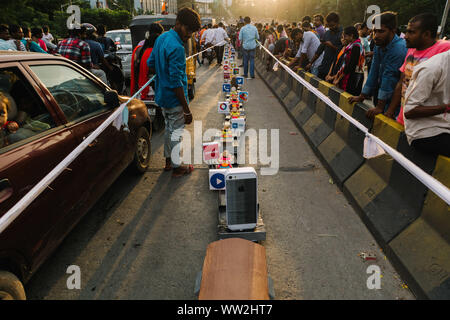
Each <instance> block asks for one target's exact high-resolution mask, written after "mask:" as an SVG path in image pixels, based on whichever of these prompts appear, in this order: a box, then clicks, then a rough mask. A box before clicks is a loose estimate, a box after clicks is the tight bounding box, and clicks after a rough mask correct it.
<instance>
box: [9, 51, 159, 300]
mask: <svg viewBox="0 0 450 320" xmlns="http://www.w3.org/2000/svg"><path fill="white" fill-rule="evenodd" d="M127 99H128V98H127V97H119V96H118V95H117V93H116V92H115V91H111V89H110V88H108V86H107V85H106V84H104V83H102V82H101V81H100V80H99V79H98V78H96V77H95V76H94V75H92V74H91V73H90V72H88V71H87V70H86V69H84V68H82V67H80V66H79V65H77V64H76V63H74V62H71V61H69V60H67V59H65V58H61V57H56V56H52V55H47V54H37V53H24V52H8V51H0V217H2V216H3V215H4V214H5V213H6V212H7V211H8V210H9V209H10V208H11V207H12V206H13V205H15V204H16V203H17V202H18V201H19V200H20V199H21V198H22V197H23V196H24V195H25V194H26V193H27V192H28V191H29V190H30V189H31V188H33V187H34V186H35V185H36V184H37V183H38V182H39V181H40V180H41V179H42V178H43V177H44V176H45V175H47V174H48V173H49V172H50V171H51V170H52V169H54V168H55V167H56V166H57V164H58V163H60V162H61V161H62V160H63V159H64V158H65V157H66V156H67V155H68V154H69V153H70V152H71V151H72V150H74V149H75V148H76V147H77V146H78V145H79V144H80V143H81V142H82V141H83V140H84V139H85V138H86V137H87V136H88V135H89V134H90V133H92V132H93V131H94V130H95V129H96V128H97V127H98V126H99V125H100V124H101V123H102V122H103V121H105V120H106V119H107V118H108V117H109V116H110V115H111V114H112V113H113V112H114V110H116V108H117V107H118V106H119V103H121V102H125V101H127ZM128 110H129V120H128V129H127V128H126V127H124V126H122V127H120V128H119V129H118V128H117V126H113V125H110V126H108V127H107V129H106V130H105V131H103V133H102V134H100V136H99V137H98V138H97V139H96V140H94V142H93V143H92V144H90V145H89V147H87V148H86V149H85V150H84V151H83V152H82V153H81V154H80V156H79V157H78V158H77V159H75V160H74V162H72V164H71V165H70V166H69V168H67V170H65V171H64V172H63V173H62V174H61V175H60V176H59V177H57V178H56V179H55V180H54V182H53V183H52V184H51V185H50V186H49V187H48V188H47V189H46V190H45V191H44V192H43V193H41V194H40V196H39V197H38V198H37V199H36V200H34V202H32V203H31V204H30V205H29V206H28V207H27V208H26V209H25V210H24V211H23V212H22V213H21V214H20V215H19V216H18V217H17V219H16V220H14V221H13V222H12V223H11V224H10V225H9V227H8V228H7V229H5V230H4V231H3V232H2V233H0V300H1V299H23V298H25V292H24V289H23V285H22V283H26V282H27V281H28V280H29V279H30V277H31V276H32V275H33V273H34V272H35V271H36V270H37V269H38V268H39V266H40V265H41V264H42V263H43V262H44V261H45V259H46V258H47V257H49V255H50V254H51V253H52V252H53V250H55V249H56V248H57V246H58V245H59V244H60V243H61V242H62V240H63V239H64V237H65V236H66V235H67V234H68V233H69V232H70V230H71V229H72V228H73V227H74V226H75V225H76V224H77V222H78V221H79V220H80V219H81V218H82V217H83V215H84V214H86V213H87V212H88V211H89V209H90V208H91V207H92V206H93V205H94V204H95V202H96V201H97V200H98V199H99V198H100V196H101V195H102V194H103V193H104V192H105V191H106V190H107V189H108V187H109V186H110V185H111V184H112V183H113V182H114V180H115V179H116V178H117V177H118V176H119V175H120V174H121V173H122V172H123V171H124V169H126V168H127V167H129V166H131V167H132V169H135V171H137V172H140V173H143V172H145V171H146V169H147V167H148V166H149V161H150V155H151V143H150V139H151V132H152V127H151V121H150V117H149V114H148V110H147V107H146V106H145V104H144V103H142V102H141V101H139V100H133V101H132V102H131V103H130V104H129V105H128Z"/></svg>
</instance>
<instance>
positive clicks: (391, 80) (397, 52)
mask: <svg viewBox="0 0 450 320" xmlns="http://www.w3.org/2000/svg"><path fill="white" fill-rule="evenodd" d="M407 52H408V49H407V48H406V42H405V40H404V39H402V38H400V37H399V36H397V35H395V36H394V38H393V39H392V41H391V43H389V44H388V45H387V46H386V48H384V49H383V48H380V47H378V46H375V50H374V54H373V60H372V67H371V68H370V73H369V76H368V77H367V82H366V84H365V86H364V88H363V90H362V93H363V94H364V95H367V96H377V98H378V100H386V101H387V103H386V106H385V111H386V108H388V107H389V103H390V100H391V98H392V95H393V94H394V90H395V86H396V85H397V83H398V81H399V80H400V75H401V72H400V70H399V69H400V67H401V66H402V65H403V63H404V62H405V57H406V53H407Z"/></svg>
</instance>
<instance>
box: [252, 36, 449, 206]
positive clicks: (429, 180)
mask: <svg viewBox="0 0 450 320" xmlns="http://www.w3.org/2000/svg"><path fill="white" fill-rule="evenodd" d="M257 42H258V44H259V46H260V48H262V49H264V50H265V51H266V52H267V53H268V54H269V55H270V56H272V58H273V59H275V61H277V63H278V64H279V65H280V66H282V67H283V68H284V70H286V72H288V73H289V74H290V75H291V76H292V77H293V78H294V79H295V80H297V81H298V82H300V83H301V84H302V85H303V86H305V87H306V88H307V89H308V90H309V91H311V92H312V93H314V94H315V95H316V96H317V97H318V98H319V99H320V100H322V101H323V102H324V103H325V104H327V105H328V106H329V107H330V108H332V109H333V110H334V111H336V112H337V113H339V115H341V116H342V117H344V118H345V119H347V120H348V121H349V122H350V123H351V124H352V125H354V126H355V127H357V128H358V129H359V130H361V131H362V132H364V133H365V135H366V137H367V138H368V140H372V141H374V142H375V143H376V144H378V145H379V146H380V147H381V148H382V149H383V150H384V151H385V152H386V153H388V154H389V155H390V156H391V157H392V158H393V159H394V160H395V161H397V162H398V163H399V164H400V165H401V166H402V167H403V168H405V169H406V170H407V171H408V172H409V173H411V174H412V175H413V176H414V177H416V178H417V179H418V180H419V181H420V182H422V183H423V184H424V185H425V186H426V187H427V188H428V189H430V190H431V191H433V192H434V193H435V194H436V195H437V196H438V197H439V198H441V199H442V200H444V201H445V202H446V203H447V204H448V205H450V189H449V188H447V187H446V186H444V185H443V184H442V183H441V182H440V181H438V180H436V179H435V178H434V177H432V176H430V175H429V174H428V173H426V172H425V171H423V170H422V169H421V168H419V167H418V166H417V165H415V164H414V163H413V162H412V161H410V160H409V159H407V158H406V157H405V156H404V155H403V154H401V153H400V152H398V151H397V150H395V149H394V148H392V147H391V146H389V145H388V144H386V143H385V142H384V141H382V140H381V139H379V138H378V137H377V136H374V135H373V134H371V133H370V132H369V129H368V128H366V127H365V126H364V125H362V124H361V123H360V122H359V121H358V120H356V119H354V118H352V117H351V116H350V115H348V114H347V113H346V112H345V111H344V110H342V109H341V108H339V107H338V106H337V105H336V104H334V103H333V101H331V100H330V99H329V98H328V97H327V96H326V95H324V94H323V93H322V92H320V90H319V89H317V88H315V87H314V86H313V85H311V84H310V83H309V82H308V81H306V80H305V79H303V78H302V77H301V76H299V75H298V74H296V73H295V72H294V71H292V70H291V69H290V68H289V67H288V66H286V65H285V64H284V63H282V62H281V61H280V60H278V59H277V58H276V57H275V56H274V55H273V54H272V53H271V52H270V51H269V50H267V49H266V48H265V47H264V46H263V45H261V43H260V42H259V41H257Z"/></svg>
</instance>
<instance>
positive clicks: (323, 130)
mask: <svg viewBox="0 0 450 320" xmlns="http://www.w3.org/2000/svg"><path fill="white" fill-rule="evenodd" d="M331 88H333V85H332V84H330V83H328V82H325V81H319V90H320V91H321V92H322V93H323V94H325V95H327V96H330V97H332V98H334V101H333V102H334V103H336V104H337V105H339V97H340V93H338V94H335V95H333V96H331V95H330V91H332V90H331ZM335 121H336V112H335V111H334V110H333V109H331V108H329V107H328V106H326V105H325V103H324V102H323V101H322V100H319V99H318V100H317V102H316V109H315V113H314V114H313V115H312V116H311V118H310V119H309V120H308V121H307V122H306V123H305V124H304V125H303V127H302V128H303V131H304V132H305V134H306V135H307V136H308V137H309V138H310V139H311V142H312V144H313V145H314V146H315V147H318V146H319V145H320V144H321V143H322V142H323V141H324V140H325V139H326V138H327V137H328V136H329V135H330V133H331V132H332V131H333V130H334V123H335Z"/></svg>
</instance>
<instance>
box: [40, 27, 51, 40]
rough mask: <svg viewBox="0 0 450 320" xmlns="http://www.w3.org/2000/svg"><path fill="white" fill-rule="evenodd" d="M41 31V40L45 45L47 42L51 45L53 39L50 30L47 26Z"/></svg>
mask: <svg viewBox="0 0 450 320" xmlns="http://www.w3.org/2000/svg"><path fill="white" fill-rule="evenodd" d="M42 31H44V34H43V35H42V40H44V41H45V43H47V42H50V43H51V42H52V41H53V40H54V38H53V36H52V34H51V33H50V29H49V28H48V26H43V27H42Z"/></svg>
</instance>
